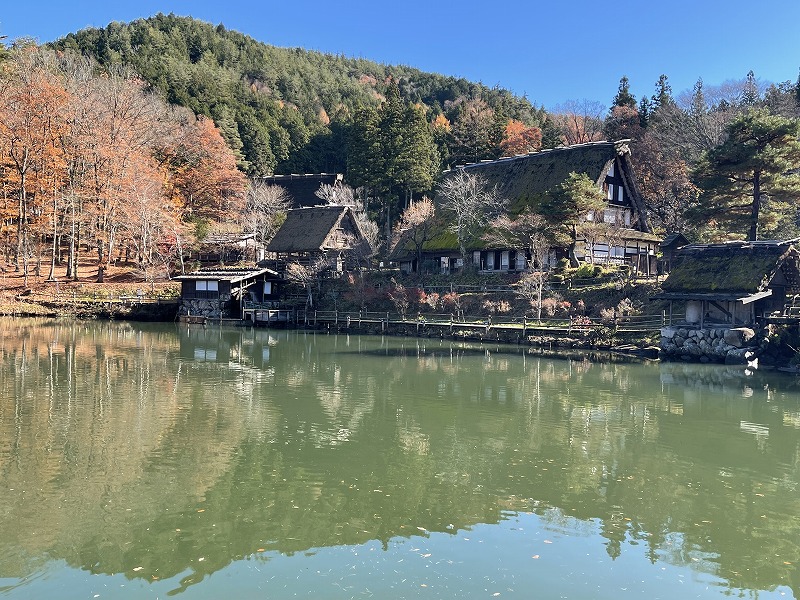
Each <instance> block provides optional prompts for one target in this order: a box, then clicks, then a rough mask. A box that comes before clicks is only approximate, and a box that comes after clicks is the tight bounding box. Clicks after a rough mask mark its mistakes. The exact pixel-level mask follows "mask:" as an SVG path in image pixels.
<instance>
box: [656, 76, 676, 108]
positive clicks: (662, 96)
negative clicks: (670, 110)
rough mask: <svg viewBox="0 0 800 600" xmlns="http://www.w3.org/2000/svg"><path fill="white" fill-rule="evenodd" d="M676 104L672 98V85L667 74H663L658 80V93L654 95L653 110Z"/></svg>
mask: <svg viewBox="0 0 800 600" xmlns="http://www.w3.org/2000/svg"><path fill="white" fill-rule="evenodd" d="M674 104H675V100H673V98H672V87H671V86H670V84H669V81H668V80H667V76H666V75H661V76H659V78H658V81H657V82H656V93H655V94H654V95H653V111H656V110H658V109H659V108H666V107H667V106H672V105H674Z"/></svg>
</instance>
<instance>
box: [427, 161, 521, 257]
mask: <svg viewBox="0 0 800 600" xmlns="http://www.w3.org/2000/svg"><path fill="white" fill-rule="evenodd" d="M439 198H440V206H441V208H442V209H443V210H445V211H446V212H449V213H451V215H452V217H453V221H452V225H450V230H451V231H452V232H453V233H455V234H456V236H457V237H458V247H459V250H460V251H461V256H462V257H463V258H464V259H465V262H466V256H467V249H466V244H467V241H468V240H469V238H470V237H472V236H475V235H476V234H477V233H478V230H479V229H480V228H482V227H484V226H485V225H487V224H488V223H489V222H490V221H491V220H492V219H493V218H494V217H495V216H497V215H498V214H499V213H500V212H501V211H502V210H503V209H504V208H505V206H506V201H505V200H504V199H503V198H501V197H500V195H499V193H498V191H497V186H494V187H492V188H489V186H488V184H487V182H486V179H485V178H484V177H482V176H481V175H478V174H474V173H469V172H467V171H466V170H465V169H458V170H456V171H455V172H454V173H453V174H451V175H450V176H449V177H446V178H445V180H444V181H443V182H442V183H441V184H439Z"/></svg>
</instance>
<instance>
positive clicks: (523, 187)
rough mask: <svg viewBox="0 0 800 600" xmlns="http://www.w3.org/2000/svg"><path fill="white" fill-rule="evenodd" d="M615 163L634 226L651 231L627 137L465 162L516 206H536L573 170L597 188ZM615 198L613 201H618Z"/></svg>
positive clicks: (470, 170) (465, 168)
mask: <svg viewBox="0 0 800 600" xmlns="http://www.w3.org/2000/svg"><path fill="white" fill-rule="evenodd" d="M612 165H614V167H615V173H616V174H617V177H618V178H619V180H620V182H621V184H622V185H623V188H624V190H625V197H626V201H628V202H630V204H631V207H632V208H633V211H634V216H635V218H636V219H638V222H637V223H635V224H634V225H633V226H634V228H635V229H638V230H640V231H644V232H650V231H651V230H650V227H649V225H648V223H647V215H646V211H645V206H644V202H643V200H642V197H641V194H640V193H639V189H638V187H637V185H636V180H635V177H634V176H633V169H632V166H631V162H630V149H629V148H628V145H627V140H621V141H617V142H590V143H587V144H578V145H575V146H567V147H565V148H554V149H552V150H542V151H541V152H536V153H533V154H525V155H521V156H514V157H510V158H501V159H500V160H493V161H486V162H482V163H476V164H472V165H466V166H464V167H460V168H463V169H464V170H466V171H468V172H470V173H475V174H480V175H481V176H482V177H483V178H484V179H486V181H487V183H488V184H489V186H495V185H496V186H497V190H498V192H499V193H500V195H501V196H502V197H504V198H508V199H509V200H510V201H511V204H512V210H513V209H514V208H517V209H522V208H523V207H524V206H528V205H534V206H535V205H536V204H538V203H539V202H541V201H542V200H543V199H544V198H545V197H546V196H547V195H549V194H552V193H554V192H555V191H556V189H557V188H558V186H559V185H560V184H561V183H563V182H564V181H566V179H567V177H568V176H569V174H570V173H573V172H575V173H585V174H586V175H587V176H588V177H589V179H591V180H592V181H594V182H595V183H596V184H597V186H598V187H601V186H603V185H604V184H605V183H607V173H608V171H609V168H610V167H611V166H612ZM615 203H616V200H614V201H612V204H615Z"/></svg>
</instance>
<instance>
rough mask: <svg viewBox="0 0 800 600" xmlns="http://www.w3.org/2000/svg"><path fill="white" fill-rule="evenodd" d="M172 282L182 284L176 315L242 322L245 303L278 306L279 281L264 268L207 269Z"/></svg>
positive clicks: (276, 275) (182, 276) (270, 270)
mask: <svg viewBox="0 0 800 600" xmlns="http://www.w3.org/2000/svg"><path fill="white" fill-rule="evenodd" d="M175 279H176V280H177V281H180V282H181V298H180V304H179V307H178V314H179V315H180V316H182V317H185V316H190V317H196V318H205V319H242V318H243V316H244V311H245V307H246V305H248V304H249V305H250V306H252V305H253V304H257V305H259V306H262V307H263V306H272V305H273V304H274V305H275V306H277V303H278V293H279V287H280V281H281V278H280V275H278V273H277V272H275V271H273V270H272V269H267V268H257V269H243V268H229V269H228V268H207V269H199V270H197V271H194V272H193V273H189V274H187V275H180V276H178V277H176V278H175Z"/></svg>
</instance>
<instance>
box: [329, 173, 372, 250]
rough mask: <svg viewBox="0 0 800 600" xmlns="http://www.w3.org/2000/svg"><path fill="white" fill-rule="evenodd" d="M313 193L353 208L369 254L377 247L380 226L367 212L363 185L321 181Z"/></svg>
mask: <svg viewBox="0 0 800 600" xmlns="http://www.w3.org/2000/svg"><path fill="white" fill-rule="evenodd" d="M314 195H315V196H316V197H317V198H319V199H320V200H324V201H325V202H326V203H327V204H333V205H339V206H349V207H350V208H352V209H353V215H354V216H355V218H356V221H357V222H358V226H359V227H360V228H361V233H363V234H364V237H365V238H366V240H367V242H368V243H369V247H370V252H369V256H372V254H373V253H374V252H375V250H377V249H378V246H379V245H380V228H379V227H378V224H377V223H375V221H373V220H372V219H370V218H369V214H368V213H367V194H366V189H365V188H363V187H359V188H353V187H350V186H349V185H347V184H346V183H345V184H334V185H330V184H327V183H323V184H321V185H320V186H319V189H318V190H317V191H316V192H315V193H314Z"/></svg>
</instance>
